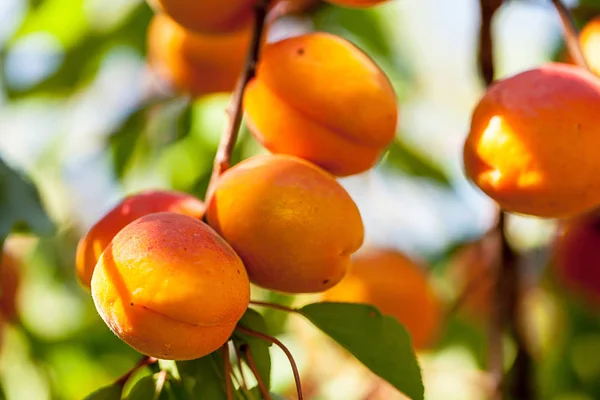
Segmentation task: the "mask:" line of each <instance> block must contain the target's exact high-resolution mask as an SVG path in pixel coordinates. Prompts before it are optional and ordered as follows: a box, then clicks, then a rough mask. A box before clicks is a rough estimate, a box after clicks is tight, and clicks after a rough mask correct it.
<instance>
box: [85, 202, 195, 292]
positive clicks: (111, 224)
mask: <svg viewBox="0 0 600 400" xmlns="http://www.w3.org/2000/svg"><path fill="white" fill-rule="evenodd" d="M204 210H205V207H204V203H203V202H202V201H200V200H199V199H197V198H195V197H193V196H191V195H189V194H186V193H180V192H175V191H169V190H149V191H145V192H141V193H137V194H134V195H130V196H127V197H126V198H125V199H123V200H122V201H121V202H120V203H119V204H117V205H116V206H115V207H114V208H113V209H112V210H110V211H109V212H108V213H107V214H106V215H104V216H103V217H102V218H101V219H100V220H99V221H98V222H96V224H95V225H94V226H92V228H91V229H90V230H89V231H88V233H87V234H86V235H85V236H84V237H83V238H81V240H80V241H79V243H78V245H77V253H76V257H75V265H76V268H77V276H78V278H79V281H80V282H81V283H82V284H83V285H84V286H86V287H89V286H90V281H91V280H92V273H93V272H94V267H95V266H96V263H97V262H98V259H99V258H100V254H102V252H103V251H104V249H105V248H106V246H108V244H109V243H110V241H111V240H112V238H113V237H114V236H115V235H116V234H117V233H118V232H119V231H120V230H121V229H123V228H124V227H125V226H126V225H127V224H129V223H130V222H133V221H135V220H136V219H138V218H139V217H142V216H144V215H147V214H151V213H156V212H160V211H170V212H176V213H179V214H185V215H190V216H192V217H195V218H198V219H201V218H202V217H203V216H204Z"/></svg>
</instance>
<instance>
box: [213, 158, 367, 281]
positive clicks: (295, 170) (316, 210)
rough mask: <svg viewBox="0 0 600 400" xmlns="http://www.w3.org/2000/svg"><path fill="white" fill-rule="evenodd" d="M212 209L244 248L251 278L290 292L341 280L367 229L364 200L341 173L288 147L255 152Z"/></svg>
mask: <svg viewBox="0 0 600 400" xmlns="http://www.w3.org/2000/svg"><path fill="white" fill-rule="evenodd" d="M206 217H207V220H208V223H209V225H211V226H212V227H213V228H215V230H216V231H217V232H218V233H219V234H221V236H223V238H225V240H227V242H229V243H230V244H231V246H232V247H233V248H234V249H235V251H236V252H237V253H238V254H239V255H240V257H241V259H242V260H243V261H244V265H245V266H246V269H247V271H248V275H249V276H250V281H251V282H253V283H255V284H257V285H259V286H262V287H264V288H267V289H272V290H276V291H280V292H287V293H313V292H321V291H324V290H326V289H328V288H330V287H332V286H333V285H335V284H336V283H338V282H339V281H340V280H341V279H342V277H343V276H344V274H345V273H346V269H347V267H348V265H349V263H350V255H351V254H352V253H354V252H355V251H356V250H358V248H359V247H360V246H361V245H362V241H363V236H364V228H363V223H362V219H361V216H360V213H359V211H358V208H357V206H356V204H355V203H354V201H353V200H352V198H351V197H350V195H349V194H348V193H347V192H346V190H344V188H343V187H342V186H341V185H340V184H339V183H338V182H337V181H336V180H335V179H334V177H333V176H332V175H330V174H329V173H327V172H325V171H323V170H322V169H320V168H318V167H317V166H315V165H313V164H311V163H309V162H307V161H304V160H302V159H299V158H296V157H292V156H287V155H267V156H257V157H253V158H249V159H246V160H244V161H243V162H241V163H239V164H237V165H236V166H234V167H233V168H231V169H229V170H227V171H226V172H225V173H224V174H223V175H222V177H221V179H220V181H219V182H218V184H217V186H216V188H215V191H214V193H213V195H212V197H211V198H210V200H208V204H207V210H206Z"/></svg>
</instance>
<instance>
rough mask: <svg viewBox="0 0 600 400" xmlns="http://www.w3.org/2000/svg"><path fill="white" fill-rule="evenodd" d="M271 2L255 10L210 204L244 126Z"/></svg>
mask: <svg viewBox="0 0 600 400" xmlns="http://www.w3.org/2000/svg"><path fill="white" fill-rule="evenodd" d="M269 2H270V1H269V0H260V1H258V2H257V3H256V5H255V7H254V29H253V31H252V40H251V42H250V47H249V49H248V55H247V58H246V63H245V65H244V69H243V70H242V73H241V74H240V77H239V78H238V81H237V84H236V86H235V89H234V91H233V94H232V96H231V101H230V102H229V105H228V106H227V116H228V118H227V125H226V127H225V131H224V133H223V135H222V136H221V140H220V141H219V147H218V149H217V154H216V155H215V160H214V164H213V171H212V174H211V177H210V181H209V184H208V189H207V191H206V202H207V203H208V201H209V200H210V198H211V196H212V193H213V191H214V189H215V185H216V184H217V181H218V180H219V177H220V176H221V175H222V174H223V172H225V171H226V170H227V169H228V168H229V167H230V165H231V154H232V153H233V149H234V148H235V143H236V141H237V137H238V133H239V130H240V125H241V123H242V115H243V107H242V105H243V99H244V89H245V88H246V85H247V84H248V82H249V81H250V80H251V79H252V78H253V77H254V75H255V73H256V63H257V62H258V57H259V52H260V43H261V39H262V37H263V33H264V30H265V18H266V16H267V9H268V7H269Z"/></svg>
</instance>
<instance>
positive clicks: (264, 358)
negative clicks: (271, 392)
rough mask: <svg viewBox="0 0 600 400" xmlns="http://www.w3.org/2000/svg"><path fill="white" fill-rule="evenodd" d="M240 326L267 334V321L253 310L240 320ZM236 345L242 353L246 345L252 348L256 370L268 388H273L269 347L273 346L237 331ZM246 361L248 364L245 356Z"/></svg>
mask: <svg viewBox="0 0 600 400" xmlns="http://www.w3.org/2000/svg"><path fill="white" fill-rule="evenodd" d="M238 325H241V326H243V327H244V328H247V329H252V330H253V331H257V332H261V333H267V324H266V322H265V319H264V318H263V316H262V315H261V314H260V313H259V312H257V311H255V310H253V309H251V308H249V309H247V310H246V313H245V314H244V316H243V317H242V319H240V321H239V322H238ZM234 344H235V346H236V347H237V348H238V349H239V348H241V350H242V353H243V350H244V349H243V346H244V345H247V346H249V347H250V351H251V352H252V359H253V360H254V363H255V364H256V369H257V370H258V373H259V374H260V377H261V379H262V381H263V382H264V384H265V386H266V387H267V388H271V354H270V353H269V347H270V346H271V343H270V342H267V341H265V340H262V339H259V338H255V337H253V336H248V335H246V334H244V333H241V332H239V331H236V332H235V333H234ZM244 359H245V360H246V362H247V358H246V356H245V354H244Z"/></svg>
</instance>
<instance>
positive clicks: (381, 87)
mask: <svg viewBox="0 0 600 400" xmlns="http://www.w3.org/2000/svg"><path fill="white" fill-rule="evenodd" d="M244 107H245V110H246V115H247V117H248V125H249V127H250V130H251V132H252V133H253V135H254V136H255V137H256V138H257V139H258V140H259V141H260V142H261V143H262V144H263V145H264V146H265V147H266V148H267V149H268V150H270V151H271V152H272V153H282V154H289V155H294V156H297V157H301V158H304V159H306V160H309V161H311V162H313V163H315V164H317V165H319V166H320V167H321V168H323V169H325V170H327V171H329V172H331V173H332V174H334V175H338V176H346V175H352V174H357V173H360V172H363V171H366V170H368V169H369V168H371V167H372V166H374V165H375V163H376V162H377V160H378V159H379V157H380V156H381V155H382V153H383V152H384V150H385V148H386V147H387V146H388V145H390V144H391V142H392V141H393V139H394V136H395V132H396V124H397V119H398V107H397V104H396V95H395V93H394V90H393V88H392V86H391V84H390V82H389V80H388V78H387V77H386V76H385V74H384V73H383V71H381V69H379V67H378V66H377V65H376V64H375V63H374V62H373V60H371V59H370V58H369V57H368V56H367V55H366V54H365V53H363V52H362V51H361V50H360V49H359V48H358V47H356V46H355V45H353V44H352V43H350V42H349V41H347V40H346V39H343V38H341V37H338V36H335V35H331V34H328V33H323V32H317V33H310V34H306V35H301V36H296V37H291V38H287V39H284V40H282V41H279V42H275V43H272V44H268V45H266V46H265V47H264V48H263V52H262V55H261V59H260V62H259V64H258V69H257V74H256V77H255V78H254V79H253V80H252V81H251V82H250V83H249V85H248V87H247V88H246V92H245V95H244Z"/></svg>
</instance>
